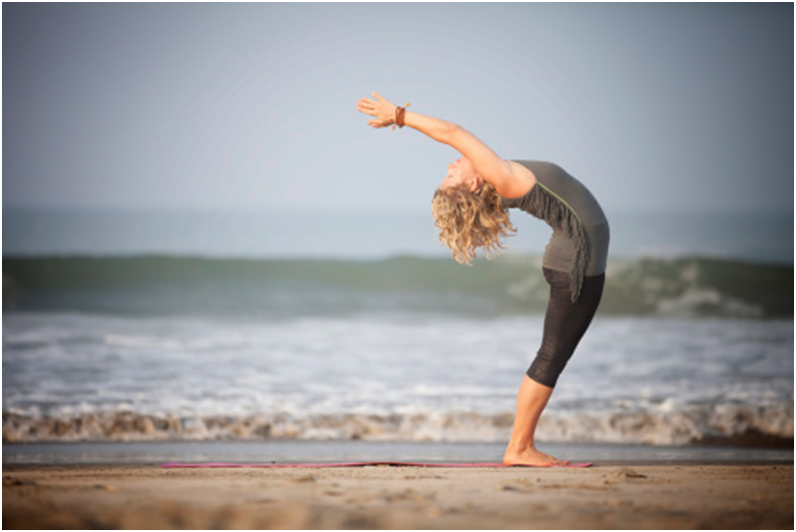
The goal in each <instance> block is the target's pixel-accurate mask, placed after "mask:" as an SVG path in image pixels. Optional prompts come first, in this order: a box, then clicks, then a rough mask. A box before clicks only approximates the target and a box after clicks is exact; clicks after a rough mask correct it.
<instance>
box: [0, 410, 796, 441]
mask: <svg viewBox="0 0 796 532" xmlns="http://www.w3.org/2000/svg"><path fill="white" fill-rule="evenodd" d="M512 423H513V416H512V414H509V413H503V414H495V415H485V414H478V413H474V412H448V413H411V414H398V413H396V414H391V415H375V414H373V415H368V414H324V415H311V416H307V417H296V416H292V415H289V414H277V415H270V416H269V415H248V416H241V417H235V416H195V417H192V416H188V417H179V416H175V415H146V414H140V413H135V412H132V411H120V412H94V413H81V414H77V415H73V416H66V417H58V418H53V417H39V416H32V415H26V414H20V413H13V412H4V413H3V442H9V443H13V442H50V441H59V442H63V441H165V440H263V439H300V440H367V441H440V442H442V441H445V442H479V441H480V442H500V441H508V438H509V435H510V433H511V427H512ZM539 434H540V436H541V437H540V439H543V441H547V442H559V443H621V444H641V445H698V444H711V445H716V444H725V445H732V446H748V447H781V448H792V447H793V407H792V405H791V406H787V405H771V406H754V407H752V406H740V405H736V406H730V405H722V406H713V407H708V408H705V407H687V408H684V409H681V410H676V411H670V412H651V411H638V412H622V411H604V412H591V413H584V412H550V413H548V414H546V415H545V417H543V418H542V420H541V422H540V425H539Z"/></svg>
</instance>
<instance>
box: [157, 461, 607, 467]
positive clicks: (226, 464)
mask: <svg viewBox="0 0 796 532" xmlns="http://www.w3.org/2000/svg"><path fill="white" fill-rule="evenodd" d="M590 465H592V462H582V463H577V464H565V465H561V466H556V465H549V466H507V465H504V464H502V463H500V462H474V463H469V462H467V463H455V464H438V463H424V462H390V461H382V462H332V463H315V464H313V463H292V464H277V463H273V464H269V463H254V464H236V463H230V462H202V463H194V464H187V463H181V462H169V463H167V464H162V465H161V466H160V467H168V468H180V467H193V468H198V467H265V468H279V467H315V468H322V467H364V466H410V467H589V466H590Z"/></svg>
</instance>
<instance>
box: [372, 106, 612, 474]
mask: <svg viewBox="0 0 796 532" xmlns="http://www.w3.org/2000/svg"><path fill="white" fill-rule="evenodd" d="M373 98H374V99H369V98H362V99H361V100H359V102H357V109H359V111H361V112H363V113H365V114H368V115H370V116H372V117H374V118H373V119H371V120H369V121H368V124H369V125H370V126H372V127H374V128H383V127H387V126H391V125H393V127H395V126H394V125H397V126H399V127H403V126H404V125H406V126H409V127H411V128H413V129H416V130H418V131H420V132H421V133H424V134H425V135H427V136H429V137H431V138H432V139H434V140H436V141H438V142H442V143H443V144H447V145H449V146H451V147H452V148H455V149H456V150H458V151H459V153H461V154H462V157H461V158H460V159H459V160H458V161H456V162H454V163H452V164H449V165H448V173H447V175H446V176H445V179H444V180H443V181H442V184H441V185H440V187H439V189H438V190H437V191H436V193H435V194H434V199H433V201H432V204H431V210H432V213H433V215H434V219H435V222H436V226H437V228H439V230H440V236H439V238H440V241H441V242H443V243H444V244H446V245H447V246H448V247H450V248H451V250H452V251H453V257H454V258H455V259H456V260H457V261H458V262H465V263H468V264H469V262H470V261H471V260H473V259H474V258H475V252H476V249H477V248H479V247H481V248H483V251H484V254H485V255H486V256H489V255H490V254H491V253H492V252H494V251H496V250H497V249H499V248H502V247H503V246H502V245H501V242H500V239H501V238H504V237H506V236H508V235H509V234H510V233H513V232H515V231H516V230H515V229H514V227H512V225H511V222H510V220H509V217H508V208H517V209H521V210H523V211H525V212H527V213H529V214H531V215H533V216H535V217H536V218H540V219H542V220H544V221H545V222H547V223H548V224H549V225H550V226H551V227H552V228H553V236H552V238H551V239H550V242H549V243H548V245H547V248H546V249H545V253H544V257H543V259H542V270H543V273H544V276H545V279H546V280H547V283H548V284H549V285H550V301H549V303H548V306H547V312H546V314H545V321H544V336H543V338H542V346H541V348H540V349H539V352H538V353H537V355H536V358H535V359H534V361H533V363H532V364H531V367H530V368H529V369H528V372H527V374H526V376H525V377H524V378H523V381H522V384H521V385H520V390H519V393H518V394H517V412H516V415H515V417H514V428H513V429H512V433H511V440H510V441H509V444H508V447H507V449H506V453H505V455H504V456H503V462H504V463H505V464H508V465H556V464H564V463H566V462H563V461H561V460H558V459H556V458H554V457H552V456H549V455H547V454H544V453H542V452H540V451H538V450H537V449H536V446H535V443H534V434H535V432H536V425H537V423H538V421H539V418H540V416H541V415H542V411H543V410H544V408H545V406H546V405H547V402H548V401H549V399H550V396H551V395H552V393H553V388H554V387H555V385H556V381H557V380H558V376H559V375H560V374H561V371H562V370H563V369H564V366H565V365H566V363H567V361H569V358H570V357H571V356H572V353H573V352H574V351H575V347H577V345H578V342H579V341H580V339H581V337H583V334H584V333H585V332H586V329H587V328H588V326H589V324H590V323H591V320H592V317H593V316H594V313H595V312H596V311H597V306H598V305H599V303H600V298H601V296H602V292H603V285H604V283H605V264H606V260H607V257H608V240H609V229H608V221H607V220H606V218H605V214H604V213H603V211H602V209H601V208H600V204H599V203H597V200H596V199H595V198H594V196H592V194H591V193H590V192H589V191H588V189H587V188H586V187H584V186H583V184H581V183H580V182H579V181H578V180H576V179H575V178H574V177H572V176H570V175H569V174H567V173H566V172H565V171H564V170H563V169H561V168H560V167H558V166H556V165H554V164H551V163H546V162H540V161H507V160H503V159H501V158H500V157H498V156H497V154H495V152H494V151H492V150H491V149H490V148H489V146H487V145H486V144H484V143H483V142H481V141H480V140H478V139H477V138H476V137H475V136H474V135H473V134H472V133H470V132H469V131H467V130H466V129H464V128H463V127H461V126H459V125H457V124H453V123H451V122H447V121H445V120H440V119H439V118H433V117H431V116H426V115H422V114H420V113H414V112H410V111H407V110H406V109H405V108H403V107H398V106H397V105H395V104H392V103H390V102H389V101H387V100H385V99H384V98H382V97H381V96H379V95H378V94H376V93H375V92H374V93H373Z"/></svg>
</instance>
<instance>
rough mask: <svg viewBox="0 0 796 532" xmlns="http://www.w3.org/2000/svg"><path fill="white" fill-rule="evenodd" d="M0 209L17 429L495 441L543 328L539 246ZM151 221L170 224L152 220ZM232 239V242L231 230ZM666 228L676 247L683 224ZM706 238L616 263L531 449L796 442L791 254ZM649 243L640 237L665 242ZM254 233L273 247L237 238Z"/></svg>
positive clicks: (8, 368)
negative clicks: (446, 251) (675, 233)
mask: <svg viewBox="0 0 796 532" xmlns="http://www.w3.org/2000/svg"><path fill="white" fill-rule="evenodd" d="M56 218H57V217H56ZM9 220H11V221H12V222H13V223H12V224H10V225H9V223H8V220H6V214H5V213H4V222H6V223H5V224H4V228H3V232H4V258H3V309H4V313H3V440H4V443H5V444H6V446H8V444H12V443H17V442H18V443H26V444H29V445H32V444H36V445H44V443H42V442H61V443H63V442H78V443H79V442H82V443H80V445H88V443H86V442H94V443H96V444H102V445H105V444H111V443H114V442H116V443H118V442H127V443H126V445H134V444H135V445H143V444H152V445H154V444H158V445H160V443H159V442H164V443H163V444H166V443H168V442H196V443H197V444H198V443H201V442H205V443H206V442H212V441H215V442H218V441H223V442H228V443H236V442H237V443H247V442H248V443H247V444H255V443H257V442H261V443H267V442H296V441H299V442H308V443H309V442H324V441H326V442H362V443H369V444H373V445H376V444H388V443H390V442H393V443H395V442H402V445H421V444H422V445H426V444H434V443H436V444H439V443H443V442H444V443H445V444H446V445H447V447H445V446H443V447H440V449H448V450H447V451H445V452H447V453H448V454H450V453H454V454H456V453H457V452H458V451H456V450H455V449H456V447H455V446H456V445H476V444H478V445H486V446H491V447H490V449H492V448H494V449H497V448H498V447H500V446H501V445H503V443H504V442H505V441H506V440H507V439H508V436H509V434H510V431H511V425H512V421H513V413H514V406H515V405H514V401H515V398H516V392H517V389H518V387H519V384H520V382H521V380H522V378H523V375H524V372H525V370H526V369H527V367H528V366H529V364H530V362H531V360H532V359H533V357H534V355H535V352H536V350H537V349H538V347H539V344H540V341H541V334H542V326H543V320H544V309H545V307H546V303H547V297H548V293H547V290H548V287H547V285H546V283H545V281H544V278H543V276H542V274H541V267H540V266H541V259H540V257H539V256H538V255H528V254H522V253H518V252H517V247H518V246H517V244H516V243H515V244H513V248H512V250H509V252H507V253H505V254H504V255H502V256H500V257H499V258H497V259H495V260H493V261H484V260H480V259H479V260H478V261H476V262H475V263H474V266H473V267H466V266H460V265H458V264H456V263H455V262H454V261H452V260H451V259H450V258H447V257H440V256H435V255H433V254H427V255H424V254H422V253H419V252H418V253H414V254H404V255H392V256H386V257H385V256H379V253H381V254H385V253H387V251H389V250H392V251H395V250H396V249H399V248H400V247H401V246H403V245H404V244H402V242H403V241H401V240H400V239H399V238H398V237H396V238H395V239H394V240H392V242H391V244H390V245H391V246H393V247H391V248H390V247H389V246H387V244H384V242H385V241H390V238H389V237H390V235H397V234H398V233H400V232H401V231H398V230H397V229H396V228H392V229H386V228H385V229H384V231H383V233H382V234H381V236H380V237H378V238H377V236H378V231H375V232H374V231H373V230H371V233H370V234H371V237H368V238H372V242H374V248H373V250H372V252H371V255H368V256H364V257H356V256H351V257H348V258H346V257H344V256H331V257H324V256H322V254H310V256H308V257H306V258H296V257H300V256H301V249H298V248H291V247H290V246H296V245H298V244H296V243H295V242H293V241H292V240H290V239H288V240H284V241H280V242H281V244H280V243H278V242H277V241H275V240H272V241H271V244H269V245H263V244H262V243H260V244H259V245H261V247H260V248H258V247H257V245H258V244H255V243H254V242H255V241H257V237H258V235H259V234H260V233H262V235H261V236H262V237H263V238H268V235H269V234H270V235H271V236H272V237H273V235H275V234H276V233H275V232H274V231H273V230H265V229H262V231H260V229H257V228H253V227H249V226H247V224H245V223H243V222H242V221H241V222H240V227H237V229H236V231H237V232H235V231H233V229H234V228H231V227H229V226H228V225H229V224H230V223H232V222H234V220H232V221H230V220H227V219H224V220H226V221H225V222H224V223H221V222H220V221H218V223H217V224H215V225H214V224H212V223H210V222H208V221H207V220H205V221H204V222H202V224H199V223H198V222H197V224H198V225H197V224H193V225H190V227H191V228H192V229H191V230H190V231H188V230H187V229H186V227H188V225H185V226H183V228H182V229H180V231H177V233H179V234H182V235H183V236H186V238H185V239H182V240H180V239H177V238H176V237H175V236H174V235H176V234H177V233H173V234H171V236H169V231H170V230H173V229H174V227H175V226H174V224H171V225H169V224H168V223H166V222H164V219H163V218H160V219H155V220H154V221H152V220H150V221H149V222H147V223H150V224H151V225H152V227H150V229H149V230H148V231H147V230H145V227H146V223H144V222H142V221H141V219H140V218H139V219H138V220H139V222H141V223H142V224H143V225H142V226H138V225H136V224H133V223H132V222H130V223H126V222H125V223H121V222H118V220H117V221H116V222H112V221H109V219H104V220H105V221H106V222H107V224H106V226H107V227H106V228H105V229H106V230H105V231H103V228H102V224H101V223H99V222H102V220H99V219H97V218H95V219H93V224H92V223H88V221H90V220H88V219H86V220H83V222H81V223H77V222H75V219H74V218H72V219H71V221H70V219H69V218H68V217H67V218H65V219H55V218H53V219H48V218H46V217H44V218H42V217H34V218H33V219H32V221H31V220H28V222H29V223H27V225H26V223H23V222H21V221H20V219H18V218H13V217H11V218H9ZM47 220H49V221H50V222H52V223H48V224H44V225H42V223H44V222H46V221H47ZM87 220H88V221H87ZM185 220H186V219H183V222H185ZM158 221H159V222H160V223H161V226H162V227H163V233H164V234H165V236H164V237H163V240H162V241H158V239H157V238H155V237H154V236H153V235H154V234H155V233H157V222H158ZM84 222H85V223H84ZM117 222H118V223H117ZM98 223H99V225H96V224H98ZM114 223H117V225H116V226H114ZM236 223H237V222H236ZM760 223H761V224H763V225H764V226H765V225H766V224H767V223H768V222H765V221H763V222H760ZM36 224H39V225H38V226H37V225H36ZM81 224H82V225H81ZM87 224H88V225H87ZM119 224H121V225H119ZM219 224H220V225H219ZM224 224H227V225H224ZM772 224H773V222H772V223H771V224H769V226H772ZM45 225H46V227H45ZM233 225H234V224H233ZM376 225H378V224H376ZM410 225H411V224H410ZM540 225H541V224H540ZM122 226H124V227H126V231H127V232H126V233H125V232H124V231H122V230H121V229H120V227H122ZM37 227H38V229H37ZM142 227H143V228H142ZM214 227H215V229H214ZM247 227H248V229H247ZM315 227H316V231H315V233H316V240H315V241H314V242H317V243H318V246H319V247H322V246H323V245H330V244H328V242H327V243H326V244H323V242H324V238H326V239H327V240H329V241H331V242H333V243H334V242H337V243H339V242H341V241H343V240H345V239H344V238H342V237H341V236H340V234H339V233H338V232H337V231H335V227H336V226H334V224H331V223H330V224H329V227H326V228H325V229H323V230H319V229H317V227H318V226H317V225H316V226H315ZM352 227H353V226H352ZM621 227H622V226H620V229H621ZM169 228H171V229H169ZM201 228H204V229H202V231H206V232H202V231H198V229H201ZM46 229H49V230H50V233H48V231H47V230H46ZM349 229H351V228H349ZM404 229H405V227H404ZM292 230H293V231H298V232H299V233H300V232H301V230H300V228H296V227H293V229H292ZM432 230H433V228H432ZM780 230H784V231H785V232H787V230H788V228H787V227H785V228H784V229H780ZM36 231H40V232H42V233H43V234H51V233H55V234H60V235H61V238H60V239H55V240H50V241H48V240H47V238H44V237H43V238H38V237H36V234H37V233H36ZM119 231H121V232H119ZM137 231H139V232H142V233H141V234H140V235H139V233H138V232H137ZM186 231H187V232H186ZM213 231H216V232H217V233H218V234H217V235H216V237H213V238H211V237H210V236H208V234H212V232H213ZM269 231H270V232H269ZM789 231H790V233H791V235H792V225H791V226H790V229H789ZM283 232H285V231H283ZM286 232H288V233H289V232H290V230H286ZM613 232H614V233H617V230H616V229H614V230H613ZM200 233H201V235H200ZM9 234H10V235H12V238H10V239H9V238H7V236H8V235H9ZM225 234H236V235H238V236H237V237H235V238H233V239H232V243H229V242H228V243H226V244H225V243H223V240H224V239H223V235H225ZM297 234H298V233H297ZM344 234H349V235H350V234H351V233H350V232H348V233H344ZM373 234H376V235H377V236H373ZM619 234H622V233H621V230H620V231H619ZM629 234H631V233H630V232H627V233H626V235H629ZM13 235H16V236H13ZM20 235H27V240H25V238H21V237H20ZM91 235H93V242H94V244H93V247H92V243H91V240H92V239H91V238H88V237H89V236H91ZM125 235H126V236H125ZM136 235H138V236H136ZM142 235H143V236H142ZM202 235H203V236H202ZM241 235H244V236H241ZM246 235H248V236H246ZM317 235H320V236H317ZM324 235H325V236H324ZM299 236H300V235H299ZM111 237H113V238H111ZM15 238H16V240H15ZM192 238H193V240H192ZM202 238H210V240H211V241H212V242H213V245H210V244H208V243H207V242H204V243H203V241H202ZM274 238H275V237H274ZM308 238H309V237H308ZM543 238H544V237H543ZM70 239H72V240H70ZM247 239H249V240H247ZM619 240H620V243H619V244H617V248H618V249H620V250H621V249H622V246H623V245H625V244H621V238H620V239H619ZM178 241H181V242H182V244H178V243H177V242H178ZM247 241H249V242H250V244H251V245H245V242H247ZM299 241H301V242H305V241H304V240H301V239H299ZM48 242H49V243H48ZM114 242H116V244H114ZM145 242H149V245H150V247H146V246H145V245H144V243H145ZM158 242H160V244H159V245H155V244H157V243H158ZM192 242H193V244H192ZM291 242H293V243H291ZM378 242H380V243H381V244H379V245H382V246H387V247H385V248H384V249H381V248H378V245H377V244H376V243H378ZM625 242H627V240H625ZM678 242H680V243H681V244H683V245H684V246H685V247H686V248H687V247H688V239H687V238H684V239H680V240H678ZM711 242H712V243H713V244H714V245H716V246H718V247H717V249H716V250H715V251H716V254H714V255H713V256H705V255H695V254H690V253H688V252H685V253H678V254H674V255H666V254H660V253H654V254H653V255H648V254H644V253H642V252H641V251H640V250H639V249H637V248H634V247H632V246H630V247H626V249H625V251H626V253H625V254H624V256H622V254H621V253H616V254H615V255H614V256H613V258H612V259H611V260H610V262H609V268H608V272H607V276H606V290H605V294H604V297H603V302H602V304H601V307H600V310H599V312H598V314H597V316H596V318H595V320H594V322H593V324H592V326H591V328H590V329H589V331H588V332H587V334H586V336H585V337H584V339H583V340H582V342H581V344H580V346H579V347H578V350H577V352H576V353H575V355H574V357H573V358H572V360H571V362H570V364H569V365H568V367H567V369H566V370H565V372H564V373H563V375H562V377H561V379H560V381H559V385H558V386H557V389H556V391H555V394H554V395H553V399H552V401H551V403H550V406H549V407H548V409H547V410H546V412H545V415H544V417H543V418H542V422H541V424H540V426H539V431H538V438H539V440H540V442H547V443H548V444H553V445H569V446H573V445H590V446H592V447H591V448H592V449H594V448H596V447H594V446H599V445H652V446H656V447H655V448H657V449H671V448H672V447H671V446H679V448H683V447H682V446H691V447H688V448H691V449H694V448H695V447H693V446H694V445H697V444H699V445H734V446H736V448H737V446H761V445H765V446H779V447H782V446H785V447H787V446H788V445H791V448H792V439H793V266H792V261H787V260H785V258H784V257H783V256H782V255H783V254H782V252H781V250H780V251H776V250H775V251H772V249H774V248H773V246H771V245H767V244H765V242H762V241H758V242H757V243H754V242H750V241H749V239H746V243H745V244H744V243H736V245H737V246H740V247H739V249H740V248H743V249H746V250H747V251H748V252H749V253H750V254H751V255H755V256H756V257H758V258H759V257H760V256H762V255H764V253H762V252H754V253H753V252H752V251H754V249H755V245H759V246H762V248H765V249H767V250H768V253H770V254H771V255H770V258H771V259H772V260H770V261H765V260H763V261H761V260H751V257H750V256H744V253H742V252H740V251H737V250H736V251H732V250H731V249H729V248H727V247H726V246H725V245H724V244H722V241H721V238H713V239H711ZM790 242H791V243H792V237H791V239H790ZM7 243H8V244H9V245H8V246H7V247H5V246H6V244H7ZM305 244H306V242H305ZM537 244H538V243H537ZM658 244H660V245H656V243H655V241H654V240H650V241H647V245H649V246H650V247H651V248H656V247H657V249H658V250H659V251H660V250H663V249H665V248H666V247H667V246H666V245H665V239H663V240H659V241H658ZM59 245H60V246H61V247H60V248H59V247H58V246H59ZM181 245H182V247H180V246H181ZM280 245H281V246H283V247H282V248H280V247H279V246H280ZM406 245H407V246H408V245H409V244H408V243H406ZM612 245H613V242H612ZM25 246H28V247H25ZM125 246H126V247H125ZM225 246H226V247H225ZM231 246H232V247H234V246H238V247H237V248H236V249H237V251H238V252H239V253H236V249H232V247H231ZM542 246H543V242H542V244H540V245H536V247H535V249H540V248H541V247H542ZM338 247H339V246H338ZM786 247H787V246H786ZM266 248H268V249H272V250H279V249H281V250H282V252H283V253H281V255H282V256H280V253H276V252H275V253H274V256H272V257H265V256H257V253H254V252H252V256H245V254H244V253H243V251H244V250H245V249H251V250H255V251H257V250H259V251H262V252H263V254H264V253H265V250H266ZM377 248H378V249H377ZM388 248H389V249H388ZM302 249H304V250H305V251H306V249H307V248H302ZM407 249H409V251H417V250H413V249H412V248H407ZM722 249H723V250H724V251H723V252H722ZM202 250H205V251H206V253H204V254H202V253H200V252H201V251H202ZM208 250H209V251H208ZM374 250H375V251H374ZM653 250H654V249H653ZM749 250H752V251H749ZM681 251H682V250H681ZM686 251H687V250H686ZM790 254H791V257H792V246H791V247H790ZM332 255H333V254H332ZM343 255H345V253H343ZM349 255H356V253H354V252H353V251H352V252H351V253H349ZM6 446H4V460H6V454H5V451H6ZM14 447H15V446H13V445H12V446H10V447H9V453H13V452H15V451H14ZM17 448H19V447H17ZM291 448H292V447H291ZM28 449H30V448H29V447H28ZM338 449H339V448H338ZM494 449H493V450H494ZM238 450H240V447H239V448H238ZM283 450H284V449H283ZM415 451H416V452H421V451H417V449H415ZM341 452H342V451H341ZM346 452H347V451H346ZM428 452H430V451H428V450H424V451H422V452H421V454H424V453H425V454H428ZM233 454H234V453H233ZM244 454H245V453H244ZM277 454H279V453H277ZM282 454H284V452H283V453H282ZM287 454H290V453H287ZM399 454H400V453H399ZM410 454H411V453H410ZM425 454H424V456H425ZM431 454H433V453H431ZM443 454H444V453H443ZM493 454H494V453H493ZM9 456H11V455H9ZM279 456H282V455H279ZM401 456H403V455H401ZM451 456H453V455H451ZM457 456H458V455H457ZM490 456H491V455H490ZM307 458H311V457H310V456H308V457H307ZM406 458H407V459H408V458H410V457H408V456H407V457H406ZM442 458H443V459H444V457H442ZM9 459H10V458H9ZM329 459H330V460H333V459H334V457H331V456H330V457H329ZM473 459H478V457H477V456H474V457H473Z"/></svg>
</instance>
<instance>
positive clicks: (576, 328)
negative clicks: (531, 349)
mask: <svg viewBox="0 0 796 532" xmlns="http://www.w3.org/2000/svg"><path fill="white" fill-rule="evenodd" d="M543 272H544V277H545V279H546V280H547V284H549V285H550V302H549V303H548V304H547V313H546V314H545V317H544V336H543V337H542V347H541V348H540V349H539V352H538V353H537V354H536V358H535V359H534V361H533V363H532V364H531V367H530V368H528V372H527V374H528V377H530V378H531V379H533V380H535V381H536V382H538V383H539V384H543V385H544V386H548V387H550V388H554V387H555V385H556V382H557V381H558V376H559V375H561V372H562V371H564V366H566V365H567V362H569V359H570V357H572V353H574V352H575V348H576V347H577V346H578V342H580V339H581V338H583V334H584V333H585V332H586V329H588V328H589V324H590V323H591V320H592V318H593V317H594V314H595V312H597V307H598V306H599V305H600V299H601V298H602V295H603V286H604V285H605V274H604V273H601V274H600V275H595V276H592V277H584V278H583V287H582V288H581V292H580V297H578V300H577V301H576V302H575V303H573V302H572V300H571V298H570V290H569V274H568V273H566V272H560V271H557V270H551V269H549V268H543Z"/></svg>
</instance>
